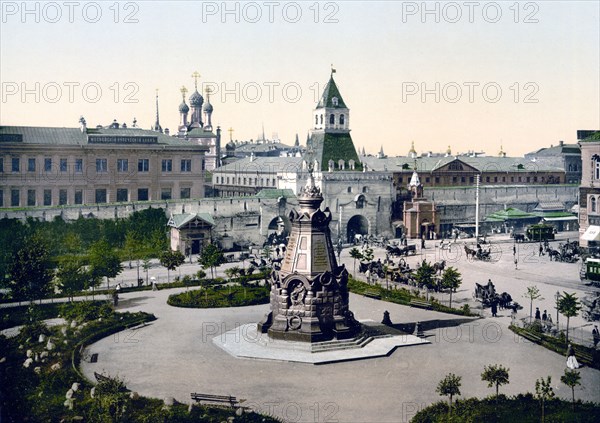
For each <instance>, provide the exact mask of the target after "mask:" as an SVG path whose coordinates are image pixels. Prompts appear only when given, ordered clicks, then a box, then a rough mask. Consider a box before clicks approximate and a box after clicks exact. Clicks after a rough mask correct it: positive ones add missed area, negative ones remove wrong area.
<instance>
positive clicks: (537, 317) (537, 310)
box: [535, 307, 541, 320]
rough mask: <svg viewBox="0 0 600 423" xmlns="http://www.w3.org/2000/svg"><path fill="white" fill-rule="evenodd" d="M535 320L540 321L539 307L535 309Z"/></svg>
mask: <svg viewBox="0 0 600 423" xmlns="http://www.w3.org/2000/svg"><path fill="white" fill-rule="evenodd" d="M535 320H541V317H540V308H539V307H536V308H535Z"/></svg>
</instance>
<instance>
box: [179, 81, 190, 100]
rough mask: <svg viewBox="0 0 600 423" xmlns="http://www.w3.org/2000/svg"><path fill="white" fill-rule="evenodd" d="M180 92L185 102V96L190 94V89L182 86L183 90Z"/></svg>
mask: <svg viewBox="0 0 600 423" xmlns="http://www.w3.org/2000/svg"><path fill="white" fill-rule="evenodd" d="M179 92H180V93H181V96H182V97H183V101H184V102H185V95H186V93H187V92H188V89H187V88H186V87H185V85H182V86H181V88H180V89H179Z"/></svg>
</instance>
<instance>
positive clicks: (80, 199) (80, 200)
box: [74, 189, 83, 204]
mask: <svg viewBox="0 0 600 423" xmlns="http://www.w3.org/2000/svg"><path fill="white" fill-rule="evenodd" d="M74 202H75V204H83V191H82V190H80V189H78V190H75V201H74Z"/></svg>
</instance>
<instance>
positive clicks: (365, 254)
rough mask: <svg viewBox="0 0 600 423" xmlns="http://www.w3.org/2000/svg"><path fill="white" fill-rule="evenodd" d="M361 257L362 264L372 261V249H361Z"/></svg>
mask: <svg viewBox="0 0 600 423" xmlns="http://www.w3.org/2000/svg"><path fill="white" fill-rule="evenodd" d="M361 256H362V257H361V259H360V261H364V262H367V263H369V262H371V261H373V257H375V256H374V255H373V249H372V248H370V247H367V248H363V250H362V253H361Z"/></svg>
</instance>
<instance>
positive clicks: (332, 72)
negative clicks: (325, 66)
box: [331, 63, 335, 78]
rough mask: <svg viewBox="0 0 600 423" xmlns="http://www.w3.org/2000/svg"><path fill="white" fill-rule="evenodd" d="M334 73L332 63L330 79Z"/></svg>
mask: <svg viewBox="0 0 600 423" xmlns="http://www.w3.org/2000/svg"><path fill="white" fill-rule="evenodd" d="M334 73H335V68H334V67H333V63H332V64H331V77H332V78H333V74H334Z"/></svg>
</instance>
